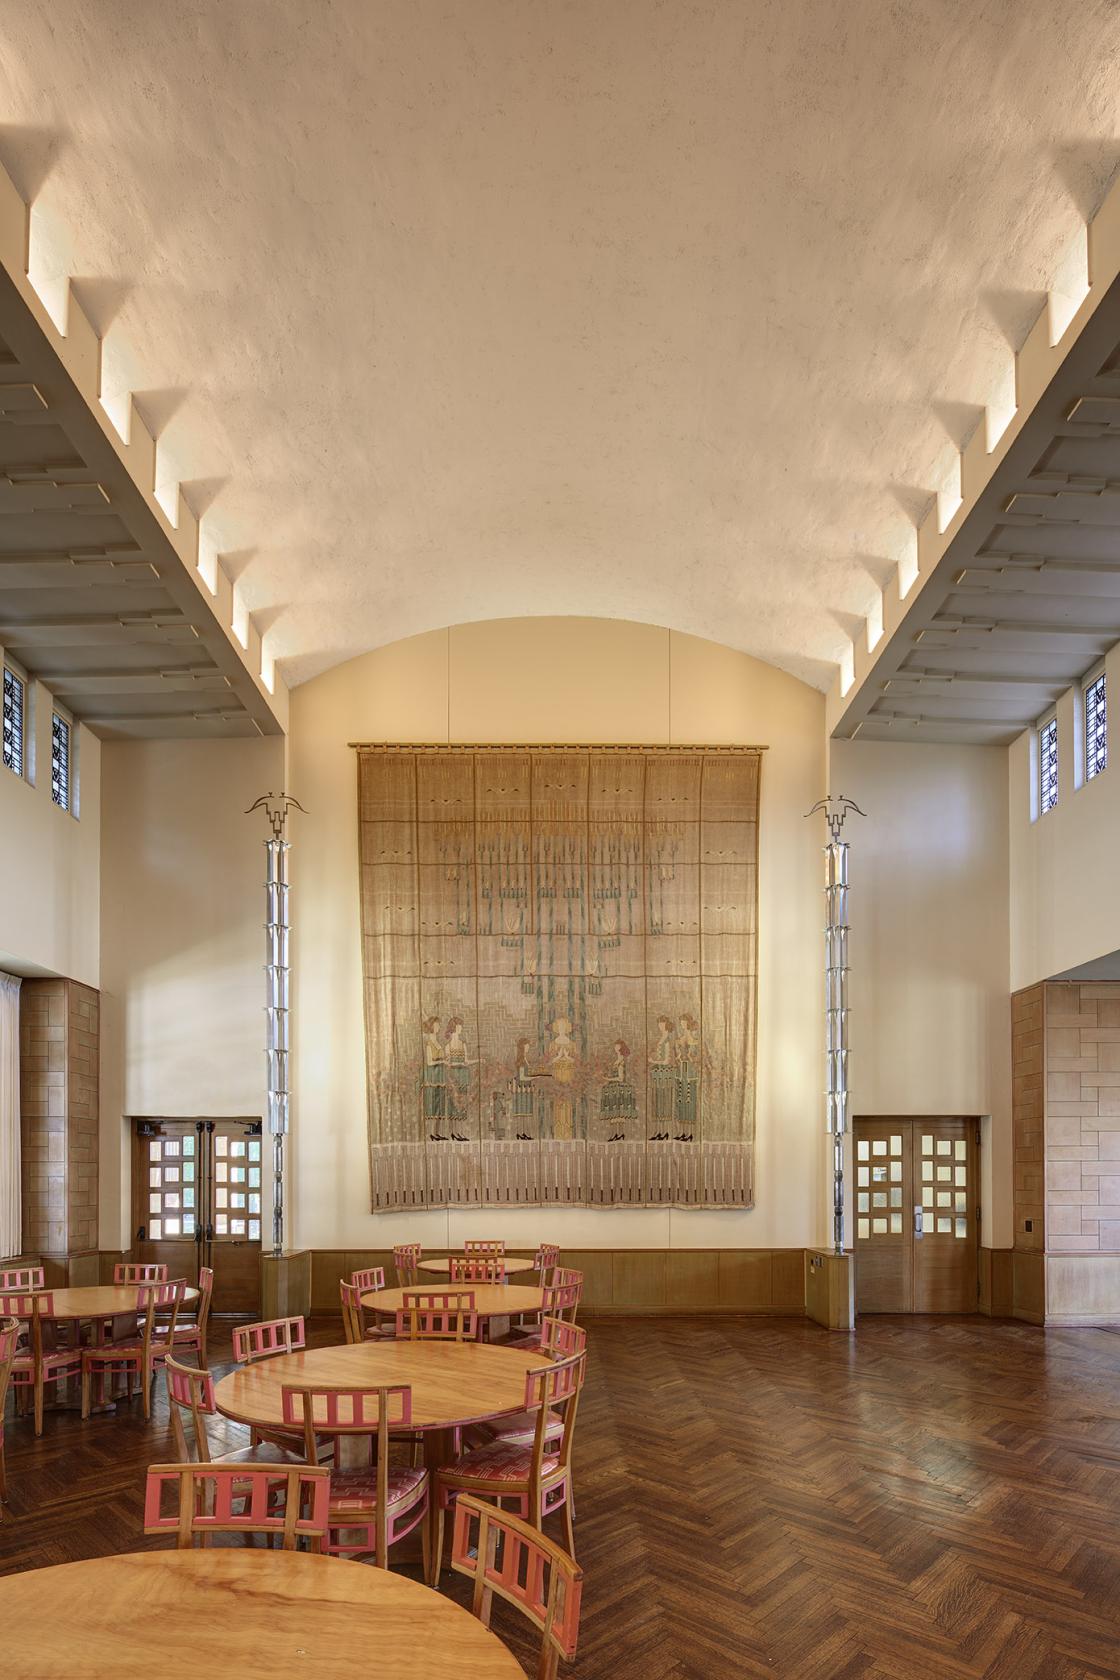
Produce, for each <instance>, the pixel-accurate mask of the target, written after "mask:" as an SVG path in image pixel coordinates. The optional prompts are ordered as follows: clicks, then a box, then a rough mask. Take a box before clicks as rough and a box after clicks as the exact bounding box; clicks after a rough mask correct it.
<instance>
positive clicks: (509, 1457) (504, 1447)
mask: <svg viewBox="0 0 1120 1680" xmlns="http://www.w3.org/2000/svg"><path fill="white" fill-rule="evenodd" d="M532 1466H533V1448H532V1445H531V1444H530V1445H529V1446H522V1445H520V1444H519V1443H518V1442H516V1441H491V1442H490V1444H489V1446H485V1447H475V1448H474V1450H473V1451H472V1452H468V1453H464V1454H463V1456H462V1457H461V1458H457V1459H456V1460H455V1462H454V1464H452V1465H451V1466H450V1467H449V1469H448V1470H447V1471H446V1472H445V1473H446V1475H447V1477H448V1479H449V1480H453V1481H456V1482H466V1481H478V1482H528V1480H529V1473H530V1471H531V1469H532ZM559 1466H560V1460H559V1458H557V1457H555V1456H554V1455H548V1456H546V1457H545V1458H544V1459H542V1461H541V1475H542V1476H545V1477H548V1476H551V1475H552V1473H553V1471H554V1470H557V1469H559Z"/></svg>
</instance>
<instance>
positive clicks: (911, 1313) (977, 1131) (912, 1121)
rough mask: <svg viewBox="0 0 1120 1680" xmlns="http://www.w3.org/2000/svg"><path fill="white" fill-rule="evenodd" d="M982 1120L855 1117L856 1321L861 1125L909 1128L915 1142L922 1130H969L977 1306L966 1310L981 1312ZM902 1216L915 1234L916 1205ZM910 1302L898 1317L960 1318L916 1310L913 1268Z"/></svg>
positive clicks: (934, 1116)
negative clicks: (958, 1127)
mask: <svg viewBox="0 0 1120 1680" xmlns="http://www.w3.org/2000/svg"><path fill="white" fill-rule="evenodd" d="M982 1120H983V1116H982V1115H980V1114H928V1113H927V1114H866V1113H865V1114H857V1115H854V1116H853V1117H852V1127H851V1136H852V1163H851V1209H852V1211H851V1220H852V1226H851V1229H852V1239H851V1252H852V1264H853V1270H854V1272H855V1277H854V1287H853V1299H854V1301H855V1313H856V1316H857V1317H859V1316H860V1309H859V1276H858V1267H859V1244H858V1239H857V1237H856V1230H857V1226H856V1219H857V1218H858V1214H857V1212H856V1208H857V1201H856V1197H857V1194H858V1188H857V1185H858V1180H857V1174H856V1142H857V1137H858V1128H859V1126H860V1125H861V1124H866V1125H869V1126H877V1127H887V1126H910V1127H911V1128H913V1131H912V1136H913V1137H915V1138H916V1137H917V1136H918V1135H919V1128H920V1127H921V1126H937V1125H945V1124H950V1123H951V1124H954V1125H964V1126H965V1127H966V1128H967V1129H966V1132H965V1137H966V1139H967V1142H968V1167H969V1182H970V1183H971V1184H972V1185H973V1187H974V1198H975V1217H974V1219H973V1225H974V1227H975V1231H974V1234H975V1239H976V1241H975V1260H976V1297H975V1304H974V1305H973V1306H972V1307H971V1308H967V1309H965V1310H966V1311H970V1312H978V1311H979V1309H980V1291H981V1278H980V1249H981V1244H982V1238H983V1234H984V1223H983V1208H982V1201H981V1195H980V1154H981V1144H982V1134H981V1124H982ZM912 1159H913V1160H914V1161H916V1160H917V1157H916V1156H914V1155H912ZM903 1213H904V1221H905V1226H904V1228H908V1229H909V1230H910V1231H911V1232H912V1231H913V1220H914V1204H913V1201H912V1200H910V1201H906V1200H904V1202H903ZM912 1240H913V1239H912V1238H911V1241H912ZM910 1299H911V1305H910V1307H909V1308H900V1309H899V1314H898V1316H906V1317H913V1318H936V1317H942V1316H943V1317H954V1316H957V1315H955V1314H952V1313H946V1314H938V1313H926V1312H919V1311H918V1310H917V1309H916V1308H915V1307H914V1305H913V1299H914V1284H913V1267H912V1268H911V1283H910ZM863 1316H865V1317H871V1318H877V1317H880V1316H885V1317H886V1316H891V1315H890V1314H882V1315H880V1314H879V1313H874V1312H873V1313H865V1314H864V1315H863Z"/></svg>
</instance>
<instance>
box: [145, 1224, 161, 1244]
mask: <svg viewBox="0 0 1120 1680" xmlns="http://www.w3.org/2000/svg"><path fill="white" fill-rule="evenodd" d="M148 1235H149V1237H151V1239H152V1241H153V1242H159V1241H160V1239H161V1237H162V1236H163V1220H162V1219H149V1221H148Z"/></svg>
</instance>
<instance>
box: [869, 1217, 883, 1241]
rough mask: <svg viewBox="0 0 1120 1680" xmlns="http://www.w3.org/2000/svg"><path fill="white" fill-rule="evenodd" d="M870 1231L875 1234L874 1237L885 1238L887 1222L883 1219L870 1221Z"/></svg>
mask: <svg viewBox="0 0 1120 1680" xmlns="http://www.w3.org/2000/svg"><path fill="white" fill-rule="evenodd" d="M871 1229H872V1231H873V1233H874V1234H875V1236H877V1237H885V1236H886V1234H887V1222H886V1220H885V1219H873V1220H872V1221H871Z"/></svg>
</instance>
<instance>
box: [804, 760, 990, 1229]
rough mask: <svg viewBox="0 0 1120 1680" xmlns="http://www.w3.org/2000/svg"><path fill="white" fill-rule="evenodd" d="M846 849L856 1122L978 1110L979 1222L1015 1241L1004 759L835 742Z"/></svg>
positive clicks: (834, 782)
mask: <svg viewBox="0 0 1120 1680" xmlns="http://www.w3.org/2000/svg"><path fill="white" fill-rule="evenodd" d="M831 779H832V790H833V792H834V793H835V792H843V793H846V794H848V795H849V796H850V797H851V798H853V799H855V800H856V801H857V803H858V804H859V805H860V806H861V807H862V808H863V810H864V811H866V813H867V816H866V818H861V817H858V816H853V817H851V818H849V820H848V822H847V824H846V827H845V831H844V837H845V839H847V840H849V841H850V843H851V855H850V875H851V909H850V924H851V930H852V931H851V947H850V949H851V964H852V978H851V1007H852V1015H851V1047H852V1054H851V1092H852V1113H853V1115H858V1114H879V1115H886V1114H897V1115H907V1114H910V1115H919V1114H945V1115H949V1114H959V1115H977V1116H990V1117H991V1119H990V1123H986V1124H985V1125H984V1127H983V1137H984V1149H983V1160H982V1203H983V1205H982V1210H981V1211H982V1224H983V1233H984V1234H983V1241H984V1243H985V1244H986V1245H988V1246H994V1247H1005V1246H1008V1245H1009V1244H1010V1242H1011V1232H1012V1214H1011V1201H1010V1186H1011V1004H1010V996H1009V987H1008V966H1009V925H1008V866H1007V845H1008V837H1007V779H1006V754H1005V752H1004V750H1003V749H1002V748H999V747H958V746H905V745H902V746H896V745H894V744H893V743H892V744H881V743H878V742H861V741H858V740H857V741H833V742H832V745H831Z"/></svg>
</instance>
